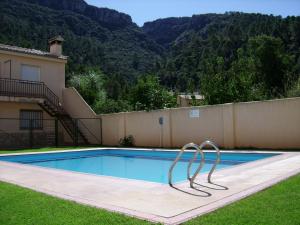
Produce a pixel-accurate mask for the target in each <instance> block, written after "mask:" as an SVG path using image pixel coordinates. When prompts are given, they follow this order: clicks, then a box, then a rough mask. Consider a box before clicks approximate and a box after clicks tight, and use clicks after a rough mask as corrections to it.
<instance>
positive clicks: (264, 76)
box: [247, 35, 293, 98]
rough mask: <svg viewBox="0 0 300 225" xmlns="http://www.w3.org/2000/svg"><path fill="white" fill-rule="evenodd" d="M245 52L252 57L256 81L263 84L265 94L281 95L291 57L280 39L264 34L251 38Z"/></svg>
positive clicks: (287, 76) (287, 77) (287, 78)
mask: <svg viewBox="0 0 300 225" xmlns="http://www.w3.org/2000/svg"><path fill="white" fill-rule="evenodd" d="M247 54H248V57H249V58H252V59H254V64H255V70H256V71H255V73H256V77H255V79H256V82H257V83H260V84H261V85H263V86H264V88H265V92H266V94H267V96H268V97H269V98H270V97H278V96H281V95H283V94H284V93H285V85H286V81H287V80H289V79H291V78H290V77H289V76H290V73H289V68H291V67H292V62H293V58H292V56H290V55H288V54H287V53H286V52H285V50H284V46H283V42H282V40H281V39H279V38H274V37H270V36H266V35H262V36H257V37H254V38H251V39H250V40H249V42H248V45H247Z"/></svg>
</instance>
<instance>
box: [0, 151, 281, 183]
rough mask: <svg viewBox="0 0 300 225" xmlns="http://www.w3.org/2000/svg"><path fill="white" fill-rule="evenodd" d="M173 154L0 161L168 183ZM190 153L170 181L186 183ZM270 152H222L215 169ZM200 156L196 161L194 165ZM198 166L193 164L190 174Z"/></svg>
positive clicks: (82, 154) (209, 155)
mask: <svg viewBox="0 0 300 225" xmlns="http://www.w3.org/2000/svg"><path fill="white" fill-rule="evenodd" d="M177 154H178V152H177V151H166V150H164V151H158V150H155V151H153V150H128V149H101V150H85V151H72V152H58V153H41V154H25V155H13V156H0V161H8V162H15V163H22V164H30V165H35V166H40V167H47V168H54V169H61V170H69V171H76V172H82V173H88V174H96V175H104V176H112V177H119V178H127V179H135V180H143V181H150V182H157V183H162V184H167V183H168V171H169V168H170V166H171V164H172V162H173V160H174V159H175V158H176V156H177ZM193 154H194V153H193V152H185V153H184V154H183V157H182V159H181V160H180V161H179V162H178V164H177V165H176V167H175V169H174V171H173V181H174V182H180V181H184V180H186V172H187V166H188V162H189V160H190V159H191V158H192V156H193ZM275 155H278V154H273V153H259V154H258V153H222V155H221V162H220V164H219V165H218V166H217V169H223V168H228V167H231V166H234V165H239V164H242V163H246V162H251V161H255V160H260V159H264V158H268V157H272V156H275ZM215 157H216V154H215V153H214V152H205V160H206V163H205V166H204V167H203V169H202V170H201V173H205V172H208V171H209V170H210V169H211V167H212V165H213V163H214V160H215ZM199 160H200V157H199V158H198V162H199ZM198 165H199V164H197V163H194V164H193V167H192V171H195V170H196V168H197V166H198Z"/></svg>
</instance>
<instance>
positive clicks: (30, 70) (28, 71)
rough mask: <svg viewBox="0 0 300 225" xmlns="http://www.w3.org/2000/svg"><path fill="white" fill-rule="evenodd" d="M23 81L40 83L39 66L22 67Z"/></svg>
mask: <svg viewBox="0 0 300 225" xmlns="http://www.w3.org/2000/svg"><path fill="white" fill-rule="evenodd" d="M21 79H22V80H29V81H40V68H39V67H37V66H29V65H22V66H21Z"/></svg>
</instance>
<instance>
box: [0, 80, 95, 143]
mask: <svg viewBox="0 0 300 225" xmlns="http://www.w3.org/2000/svg"><path fill="white" fill-rule="evenodd" d="M0 96H9V97H28V98H40V99H43V101H42V103H39V106H40V107H41V108H42V109H43V110H45V111H46V112H47V113H48V114H49V115H51V116H52V117H56V118H57V119H58V120H59V121H60V123H61V124H62V126H63V127H64V129H65V130H66V132H67V133H68V134H69V136H70V137H71V139H72V140H73V142H74V143H76V145H78V144H85V145H86V144H89V141H88V139H87V138H86V136H85V135H84V134H83V133H82V132H81V131H80V128H79V126H78V122H77V120H76V119H73V118H72V117H71V116H70V115H69V114H68V113H67V112H66V111H65V110H64V108H63V107H62V105H61V103H60V101H59V98H58V97H57V96H56V95H55V94H54V93H53V92H52V91H51V90H50V89H49V88H48V87H47V85H45V84H44V83H43V82H32V81H26V80H14V79H0Z"/></svg>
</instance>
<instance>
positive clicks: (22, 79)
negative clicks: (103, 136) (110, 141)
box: [0, 36, 96, 147]
mask: <svg viewBox="0 0 300 225" xmlns="http://www.w3.org/2000/svg"><path fill="white" fill-rule="evenodd" d="M62 42H63V38H62V37H61V36H57V37H55V38H52V39H51V40H49V45H50V46H49V49H50V50H49V52H44V51H40V50H35V49H26V48H20V47H16V46H9V45H3V44H0V139H1V143H2V144H4V145H6V146H14V144H13V143H12V142H15V141H16V139H17V140H18V142H19V144H20V147H23V145H24V146H26V145H27V144H28V133H29V135H33V136H34V139H35V140H37V141H35V144H37V145H40V146H48V145H54V144H55V145H57V144H58V142H60V143H61V144H67V143H76V144H89V143H90V142H93V140H89V139H90V138H89V136H90V134H88V133H91V131H88V132H87V130H86V131H84V129H83V127H85V125H86V124H84V123H87V122H82V121H79V122H81V124H78V121H76V120H74V118H82V117H84V118H85V119H95V118H96V115H95V113H94V112H93V111H92V110H91V108H90V107H89V106H88V105H87V104H86V103H85V101H84V100H83V99H82V97H81V96H80V95H79V94H78V92H77V91H76V90H75V89H74V88H66V87H65V66H66V63H67V60H68V57H67V56H64V55H63V54H62ZM29 131H31V134H30V132H29ZM32 131H33V132H32ZM50 133H51V134H50ZM5 143H6V144H5Z"/></svg>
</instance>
